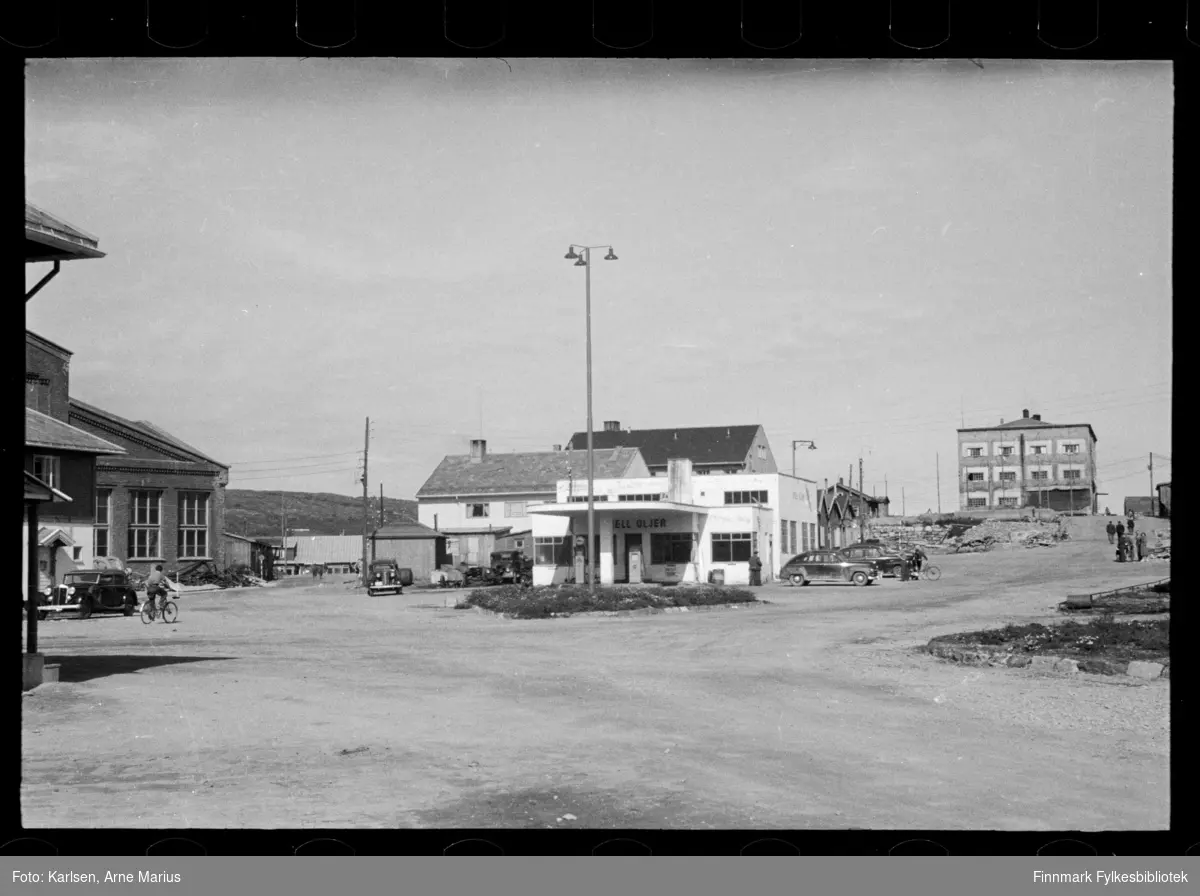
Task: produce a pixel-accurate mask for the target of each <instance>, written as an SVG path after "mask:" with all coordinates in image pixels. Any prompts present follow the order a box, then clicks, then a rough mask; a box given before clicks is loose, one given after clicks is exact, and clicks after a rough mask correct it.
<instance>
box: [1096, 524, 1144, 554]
mask: <svg viewBox="0 0 1200 896" xmlns="http://www.w3.org/2000/svg"><path fill="white" fill-rule="evenodd" d="M1105 531H1106V532H1107V533H1108V543H1109V544H1114V543H1115V544H1116V546H1117V560H1118V561H1119V562H1121V563H1132V562H1134V561H1135V560H1145V559H1146V530H1145V529H1137V528H1136V526H1135V525H1134V522H1133V517H1129V518H1128V519H1126V520H1124V521H1122V520H1118V521H1117V522H1116V524H1113V523H1112V522H1111V521H1110V522H1109V524H1108V525H1107V526H1106V527H1105Z"/></svg>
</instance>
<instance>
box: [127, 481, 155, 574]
mask: <svg viewBox="0 0 1200 896" xmlns="http://www.w3.org/2000/svg"><path fill="white" fill-rule="evenodd" d="M129 511H130V516H129V556H130V557H131V558H133V559H136V560H160V559H162V547H161V545H162V537H161V536H162V531H161V529H160V526H161V525H162V492H160V491H147V490H140V491H132V492H130V493H129Z"/></svg>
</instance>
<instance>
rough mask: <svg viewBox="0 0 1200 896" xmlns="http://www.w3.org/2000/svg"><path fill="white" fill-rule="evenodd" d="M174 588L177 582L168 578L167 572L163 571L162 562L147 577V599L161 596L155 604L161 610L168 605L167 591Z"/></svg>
mask: <svg viewBox="0 0 1200 896" xmlns="http://www.w3.org/2000/svg"><path fill="white" fill-rule="evenodd" d="M174 590H175V583H174V582H172V581H171V580H170V579H168V578H167V575H166V573H164V572H163V568H162V564H161V563H160V564H158V565H157V566H155V567H154V570H153V571H152V572H151V573H150V575H149V576H148V577H147V578H146V599H147V600H154V599H155V598H159V600H157V601H155V604H154V605H155V606H156V607H158V609H160V610H161V609H162V608H163V607H165V606H166V605H167V593H168V592H169V591H174Z"/></svg>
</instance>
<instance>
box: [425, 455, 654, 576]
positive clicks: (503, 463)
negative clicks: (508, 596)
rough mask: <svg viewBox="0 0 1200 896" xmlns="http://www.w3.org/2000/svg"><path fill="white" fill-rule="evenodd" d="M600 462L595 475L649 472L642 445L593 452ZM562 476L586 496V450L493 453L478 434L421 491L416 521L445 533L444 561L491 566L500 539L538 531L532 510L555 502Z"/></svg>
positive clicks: (445, 460)
mask: <svg viewBox="0 0 1200 896" xmlns="http://www.w3.org/2000/svg"><path fill="white" fill-rule="evenodd" d="M594 464H595V477H596V478H600V477H608V478H613V477H619V476H649V475H650V473H649V470H648V469H647V468H646V464H645V461H643V460H642V456H641V454H640V453H639V452H638V450H637V449H636V448H610V449H607V450H604V451H599V450H597V451H594ZM563 479H566V480H568V481H570V482H571V483H573V485H572V488H573V490H574V492H575V494H576V495H579V496H586V493H587V452H586V451H533V452H516V453H510V454H489V453H488V450H487V442H486V441H485V440H483V439H475V440H473V441H472V442H471V452H470V454H467V455H447V456H446V457H445V458H443V459H442V462H441V463H440V464H438V466H437V469H435V470H434V471H433V474H432V475H431V476H430V477H429V479H427V480H426V481H425V484H424V485H422V486H421V488H419V489H418V490H417V496H416V497H417V519H418V521H419V522H420V523H421V524H422V525H423V526H428V527H429V528H431V529H435V530H436V531H437V532H438V533H439V534H440V535H444V536H446V544H445V554H444V555H443V557H442V558H440V559H441V560H442V561H443V562H445V563H451V564H454V565H458V564H463V563H465V564H466V565H468V566H475V565H481V564H486V563H487V562H488V561H489V559H490V557H491V553H492V551H495V550H499V548H497V547H496V544H497V539H500V538H503V537H504V536H507V535H509V534H510V533H512V532H514V531H522V530H528V529H531V528H532V522H531V518H530V513H529V507H530V506H531V505H532V504H538V503H545V502H547V501H553V500H554V499H555V496H556V494H557V484H558V482H559V480H563ZM584 500H585V501H586V497H584Z"/></svg>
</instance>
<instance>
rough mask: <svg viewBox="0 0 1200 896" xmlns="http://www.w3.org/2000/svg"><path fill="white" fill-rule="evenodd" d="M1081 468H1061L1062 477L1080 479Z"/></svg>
mask: <svg viewBox="0 0 1200 896" xmlns="http://www.w3.org/2000/svg"><path fill="white" fill-rule="evenodd" d="M1082 478H1083V471H1082V470H1063V479H1082Z"/></svg>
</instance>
